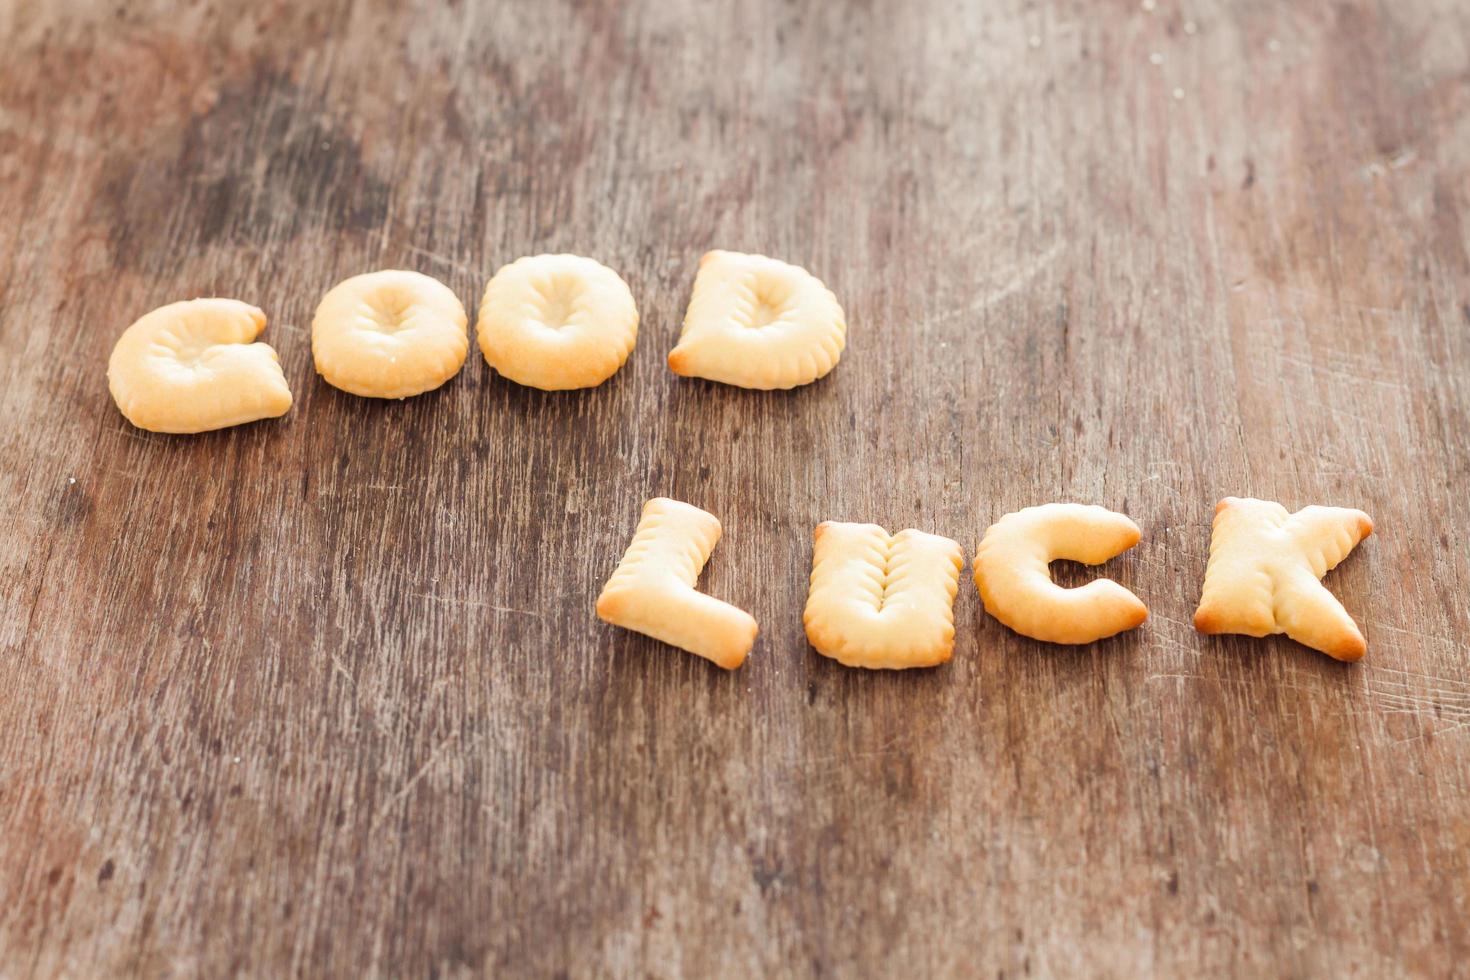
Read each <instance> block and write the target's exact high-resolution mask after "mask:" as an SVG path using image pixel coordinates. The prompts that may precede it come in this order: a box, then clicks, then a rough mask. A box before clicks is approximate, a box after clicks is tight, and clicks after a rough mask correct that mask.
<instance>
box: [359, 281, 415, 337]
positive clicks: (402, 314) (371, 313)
mask: <svg viewBox="0 0 1470 980" xmlns="http://www.w3.org/2000/svg"><path fill="white" fill-rule="evenodd" d="M417 306H418V303H417V302H416V301H415V300H414V299H413V297H412V296H408V295H406V294H404V293H403V292H401V291H399V290H396V289H380V290H378V291H376V292H374V293H372V294H371V295H369V296H366V297H364V298H363V304H362V310H363V314H362V315H363V324H364V326H366V327H367V329H369V330H373V331H376V332H377V333H382V334H390V335H391V334H396V333H398V331H400V330H402V329H403V328H404V327H406V326H408V325H409V322H410V321H411V320H412V318H413V314H414V311H415V309H416V308H417Z"/></svg>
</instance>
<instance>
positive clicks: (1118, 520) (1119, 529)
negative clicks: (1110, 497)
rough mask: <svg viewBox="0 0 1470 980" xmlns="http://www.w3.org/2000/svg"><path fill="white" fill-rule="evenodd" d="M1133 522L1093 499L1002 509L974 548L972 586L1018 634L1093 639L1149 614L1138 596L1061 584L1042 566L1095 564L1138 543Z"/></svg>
mask: <svg viewBox="0 0 1470 980" xmlns="http://www.w3.org/2000/svg"><path fill="white" fill-rule="evenodd" d="M1138 538H1139V532H1138V525H1137V524H1134V523H1133V522H1132V521H1130V520H1129V519H1128V518H1127V517H1125V516H1124V515H1122V514H1119V513H1116V512H1114V511H1111V510H1108V509H1106V508H1104V507H1096V506H1093V505H1090V504H1043V505H1042V506H1040V507H1027V508H1026V509H1025V510H1020V511H1017V512H1016V513H1014V514H1007V515H1006V516H1004V517H1002V518H1001V519H1000V520H998V521H996V522H995V523H994V524H993V525H991V527H990V530H988V531H986V532H985V537H984V539H983V540H982V541H981V542H980V547H979V548H977V549H976V551H975V585H976V587H977V588H979V590H980V598H981V600H983V601H984V603H985V611H986V612H988V613H990V615H992V616H994V617H995V618H996V619H998V620H1000V621H1001V622H1002V623H1005V624H1006V625H1007V626H1009V627H1010V628H1011V629H1013V630H1015V631H1016V632H1017V633H1020V634H1022V635H1023V636H1029V637H1031V638H1032V639H1036V640H1043V641H1045V642H1047V643H1091V642H1092V641H1093V640H1100V639H1102V638H1103V637H1106V636H1112V635H1113V634H1114V633H1121V632H1123V631H1124V630H1131V629H1133V628H1134V627H1135V626H1137V625H1139V624H1140V623H1142V622H1143V621H1144V620H1145V619H1147V618H1148V609H1146V608H1145V607H1144V605H1143V603H1142V602H1140V601H1139V599H1138V596H1136V595H1134V594H1133V593H1132V592H1129V591H1128V590H1127V589H1125V588H1123V586H1121V585H1119V584H1118V583H1117V582H1113V581H1110V580H1108V579H1105V578H1100V579H1094V580H1093V581H1091V582H1088V583H1087V584H1086V585H1084V586H1081V587H1080V588H1076V589H1064V588H1062V587H1061V586H1059V585H1057V584H1056V583H1055V582H1053V581H1052V579H1051V572H1050V570H1049V569H1048V568H1047V566H1048V565H1049V564H1050V563H1051V562H1053V561H1056V560H1057V559H1059V558H1066V559H1070V560H1072V561H1080V562H1082V563H1083V564H1085V565H1100V564H1102V563H1103V562H1105V561H1107V560H1108V559H1109V558H1112V557H1113V556H1114V555H1119V554H1122V553H1123V552H1125V551H1127V550H1128V549H1129V548H1131V547H1133V546H1134V545H1135V544H1137V543H1138Z"/></svg>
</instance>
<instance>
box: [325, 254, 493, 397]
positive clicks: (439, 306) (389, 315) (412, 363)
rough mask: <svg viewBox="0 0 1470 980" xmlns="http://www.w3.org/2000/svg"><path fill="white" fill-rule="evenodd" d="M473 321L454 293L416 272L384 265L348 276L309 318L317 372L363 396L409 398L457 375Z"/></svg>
mask: <svg viewBox="0 0 1470 980" xmlns="http://www.w3.org/2000/svg"><path fill="white" fill-rule="evenodd" d="M468 322H469V321H468V319H467V318H466V317H465V314H464V306H463V305H461V304H460V302H459V298H458V297H457V296H455V295H454V293H453V291H451V290H450V288H449V287H448V286H446V285H444V284H443V283H442V282H440V281H439V280H437V279H433V278H431V277H429V276H426V275H423V274H422V273H418V272H408V271H405V270H402V269H385V270H383V271H381V272H369V273H366V274H365V275H361V276H353V277H352V278H351V279H344V280H343V281H342V282H339V283H338V284H337V285H335V286H333V287H332V288H331V289H330V290H328V291H327V294H326V295H325V296H323V297H322V301H321V303H319V304H318V305H317V308H316V316H314V317H313V318H312V321H311V353H312V356H313V357H314V358H315V359H316V370H317V373H318V374H320V375H321V376H322V377H323V378H324V379H325V380H326V382H327V384H329V385H331V386H332V387H334V388H341V389H342V390H343V391H350V392H351V393H352V394H354V395H361V396H363V397H364V398H408V397H410V396H412V395H420V394H423V393H424V392H426V391H432V390H433V389H435V388H437V387H439V386H440V385H442V384H443V383H444V382H446V381H448V380H449V379H450V378H452V377H454V376H455V375H456V374H458V373H459V369H460V368H461V367H463V366H464V359H465V355H466V354H467V353H468V352H469V349H470V340H469V335H468V334H467V333H466V332H465V326H466V324H467V323H468Z"/></svg>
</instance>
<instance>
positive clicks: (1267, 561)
mask: <svg viewBox="0 0 1470 980" xmlns="http://www.w3.org/2000/svg"><path fill="white" fill-rule="evenodd" d="M1372 533H1373V521H1372V520H1371V519H1370V518H1369V517H1368V515H1367V514H1365V513H1363V512H1362V511H1360V510H1350V509H1348V508H1346V507H1316V506H1313V507H1303V508H1302V509H1301V510H1299V511H1297V512H1296V513H1295V514H1289V513H1287V511H1286V508H1285V507H1283V506H1281V505H1280V504H1278V503H1275V502H1273V501H1269V500H1252V499H1249V498H1241V497H1226V498H1225V499H1224V500H1222V501H1220V503H1219V504H1217V505H1216V507H1215V523H1214V527H1213V529H1212V531H1211V535H1210V561H1209V565H1208V566H1207V567H1206V569H1205V584H1204V589H1203V591H1202V594H1201V595H1200V601H1199V609H1197V610H1196V611H1195V614H1194V628H1195V629H1197V630H1199V631H1200V632H1201V633H1244V634H1245V635H1247V636H1267V635H1270V634H1273V633H1285V634H1286V635H1287V636H1289V637H1291V638H1292V639H1293V640H1296V641H1297V642H1298V643H1303V644H1306V645H1307V646H1309V647H1311V648H1313V649H1314V650H1320V651H1322V652H1323V653H1325V654H1327V655H1328V656H1330V657H1335V658H1336V659H1338V660H1357V659H1358V658H1359V657H1361V656H1363V654H1364V653H1365V652H1366V651H1367V649H1368V644H1367V641H1366V640H1364V639H1363V634H1362V633H1361V632H1360V631H1359V630H1358V625H1357V623H1354V622H1353V619H1352V617H1351V616H1349V615H1348V614H1347V610H1346V609H1344V608H1343V607H1342V603H1340V602H1338V601H1337V599H1336V597H1334V596H1333V594H1332V593H1331V592H1328V591H1327V588H1326V587H1325V586H1324V585H1323V584H1322V582H1321V579H1322V576H1324V575H1326V574H1327V573H1328V572H1329V571H1331V570H1332V569H1333V568H1334V567H1336V565H1337V563H1338V562H1340V561H1342V560H1343V559H1344V558H1346V557H1347V556H1348V554H1349V553H1350V552H1351V551H1352V550H1353V549H1354V548H1355V547H1357V544H1358V542H1359V541H1362V540H1363V539H1364V538H1366V537H1367V536H1368V535H1370V534H1372Z"/></svg>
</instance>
